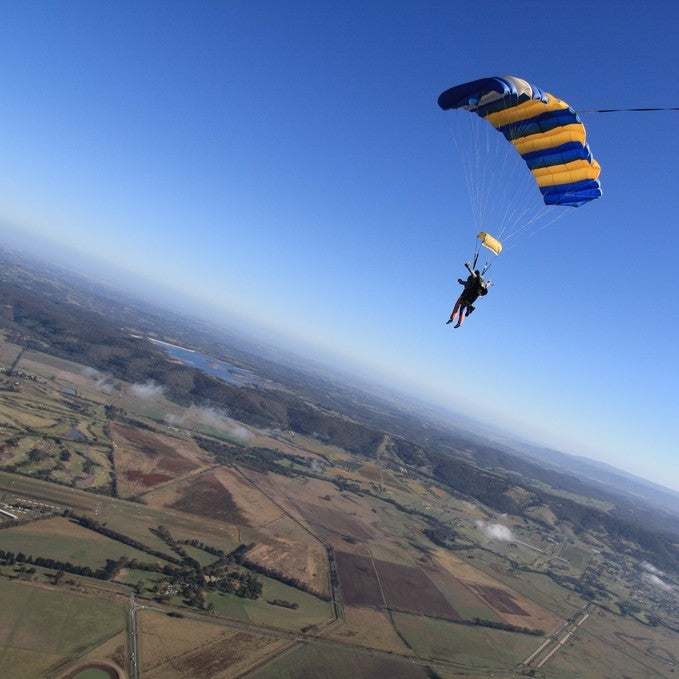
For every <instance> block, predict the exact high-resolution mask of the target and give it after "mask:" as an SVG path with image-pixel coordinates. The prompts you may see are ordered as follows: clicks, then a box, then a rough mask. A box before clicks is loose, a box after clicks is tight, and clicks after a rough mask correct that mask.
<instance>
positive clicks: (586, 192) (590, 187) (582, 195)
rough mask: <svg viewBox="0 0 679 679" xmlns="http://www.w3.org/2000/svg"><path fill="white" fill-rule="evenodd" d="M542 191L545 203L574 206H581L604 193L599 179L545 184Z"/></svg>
mask: <svg viewBox="0 0 679 679" xmlns="http://www.w3.org/2000/svg"><path fill="white" fill-rule="evenodd" d="M540 191H541V192H542V196H543V199H544V202H545V205H570V206H572V207H580V205H584V204H585V203H589V201H590V200H594V199H595V198H601V196H602V195H603V192H602V191H601V184H600V183H599V180H598V179H583V180H582V181H579V182H573V183H571V184H559V185H558V186H543V187H541V188H540Z"/></svg>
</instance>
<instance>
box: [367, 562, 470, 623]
mask: <svg viewBox="0 0 679 679" xmlns="http://www.w3.org/2000/svg"><path fill="white" fill-rule="evenodd" d="M375 566H376V567H377V573H378V574H379V577H380V582H381V584H382V589H383V590H384V596H385V598H386V600H387V606H389V608H395V609H398V610H401V611H408V612H409V613H421V614H423V615H433V616H436V617H439V618H446V619H447V620H461V619H462V618H461V617H460V615H459V614H458V612H457V611H456V610H455V609H454V608H453V607H452V606H451V604H450V603H449V602H448V600H447V599H446V598H445V597H444V596H443V594H441V592H440V591H439V590H438V588H437V587H436V585H435V584H434V583H433V582H432V581H431V580H430V579H429V578H428V577H427V575H426V574H425V573H424V571H422V570H420V569H419V568H414V567H413V566H405V565H403V564H397V563H390V562H388V561H379V560H376V561H375Z"/></svg>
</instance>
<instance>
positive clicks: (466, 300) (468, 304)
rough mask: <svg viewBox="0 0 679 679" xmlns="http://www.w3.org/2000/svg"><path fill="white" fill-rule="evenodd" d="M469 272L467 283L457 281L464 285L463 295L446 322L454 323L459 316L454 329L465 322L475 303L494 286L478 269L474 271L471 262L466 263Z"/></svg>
mask: <svg viewBox="0 0 679 679" xmlns="http://www.w3.org/2000/svg"><path fill="white" fill-rule="evenodd" d="M464 265H465V267H466V268H467V271H469V276H468V277H467V280H466V281H463V280H462V279H461V278H458V279H457V282H458V283H459V284H460V285H464V290H462V294H461V295H460V296H459V297H458V299H457V302H455V307H454V308H453V313H451V314H450V318H449V319H448V320H447V321H446V325H448V323H452V322H453V321H454V320H455V317H456V316H458V314H459V316H458V320H457V323H456V324H455V326H454V327H456V328H459V327H460V326H461V325H462V322H463V321H464V317H465V315H466V316H469V314H471V312H472V311H474V309H475V308H476V307H474V306H473V304H474V302H476V300H477V299H478V298H479V297H483V296H484V295H487V294H488V286H490V285H492V284H493V283H492V282H491V281H485V280H484V278H483V276H482V275H481V272H480V271H479V270H478V269H475V270H473V271H472V267H471V265H470V263H469V262H465V263H464Z"/></svg>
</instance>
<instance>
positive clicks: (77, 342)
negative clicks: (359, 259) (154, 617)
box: [0, 283, 679, 572]
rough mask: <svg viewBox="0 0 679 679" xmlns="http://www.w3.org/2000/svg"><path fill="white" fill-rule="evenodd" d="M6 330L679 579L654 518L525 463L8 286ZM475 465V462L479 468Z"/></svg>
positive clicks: (21, 340)
mask: <svg viewBox="0 0 679 679" xmlns="http://www.w3.org/2000/svg"><path fill="white" fill-rule="evenodd" d="M0 327H2V329H3V330H4V332H5V334H6V337H7V339H8V340H9V341H11V342H14V343H16V344H19V345H21V346H23V347H26V348H28V349H36V350H39V351H44V352H46V353H50V354H53V355H56V356H59V357H61V358H65V359H69V360H72V361H76V362H78V363H82V364H84V365H88V366H91V367H93V368H96V369H98V370H100V371H102V372H103V373H106V374H109V375H112V376H114V377H117V378H120V379H122V380H125V381H128V382H133V383H139V382H147V381H148V380H153V381H154V382H156V383H158V384H160V385H162V386H163V387H164V393H165V395H166V396H167V397H168V398H170V399H172V400H174V401H176V402H177V403H180V404H182V405H186V406H188V405H191V404H196V405H209V406H212V407H216V408H222V409H225V410H227V411H228V412H229V414H230V415H231V416H232V417H233V418H235V419H237V420H239V421H242V422H244V423H247V424H251V425H254V426H259V427H269V428H278V429H282V430H293V431H296V432H299V433H301V434H306V435H310V436H314V437H317V438H319V439H321V440H323V441H326V442H329V443H332V444H334V445H337V446H339V447H341V448H344V449H345V450H348V451H350V452H352V453H355V454H361V455H364V456H368V457H376V456H377V455H378V453H380V452H381V454H382V455H384V456H385V458H384V459H383V462H384V463H386V464H392V465H407V466H409V467H411V468H413V470H417V472H418V473H420V474H422V475H425V476H427V477H429V478H431V479H433V480H436V481H437V482H439V483H442V484H445V485H446V486H448V487H449V488H451V489H453V490H454V491H456V492H457V493H460V494H462V495H465V496H467V497H471V498H475V499H476V500H478V501H480V502H483V503H484V504H486V505H487V506H489V507H491V508H493V509H495V510H497V511H500V512H508V513H512V514H517V515H525V512H527V511H529V510H530V509H531V508H532V507H538V506H541V505H548V506H549V507H550V509H551V510H552V511H553V512H554V514H555V516H556V517H557V518H558V519H559V520H560V521H564V522H567V523H568V524H569V525H571V526H572V527H573V529H574V530H576V531H578V532H581V531H584V530H597V531H605V532H607V533H608V536H609V545H610V546H611V548H612V549H620V550H622V549H628V548H629V543H630V542H632V543H634V544H636V545H638V555H639V557H640V558H642V559H649V560H652V561H653V562H654V563H655V564H656V565H657V566H658V567H660V568H663V569H664V570H669V571H673V572H676V571H677V569H678V564H679V552H678V551H677V548H676V547H675V546H674V544H673V541H672V540H671V539H669V538H668V536H666V535H664V534H663V533H662V531H659V530H657V529H655V530H654V529H653V528H652V527H651V526H649V521H648V518H649V517H642V518H644V521H643V522H639V521H635V520H634V519H633V518H632V517H626V516H615V515H614V514H611V513H609V512H605V511H602V510H600V509H596V508H593V507H591V506H585V505H584V504H580V503H578V502H577V501H575V500H573V499H568V498H567V497H560V496H557V495H554V494H550V493H549V492H548V491H546V490H544V489H540V488H539V487H536V486H535V485H534V484H533V483H532V481H535V480H538V481H542V482H543V483H548V484H550V485H551V486H553V487H562V486H564V485H567V484H572V483H576V484H577V483H578V481H577V479H575V480H573V479H571V478H570V477H569V476H568V475H565V474H562V473H559V472H555V471H553V470H546V469H543V468H541V467H538V466H536V465H531V464H530V463H528V462H522V461H521V460H520V459H519V458H516V457H513V456H509V455H507V453H505V452H503V451H500V450H494V449H492V448H491V447H488V446H485V447H481V446H478V445H474V444H473V443H470V442H468V441H463V440H461V439H455V438H453V437H448V438H447V439H441V440H438V441H432V442H431V445H427V444H426V443H425V442H423V441H422V442H420V441H416V442H413V441H411V440H408V439H406V438H404V437H403V436H402V435H395V434H394V432H393V430H389V429H387V428H386V427H384V428H382V427H376V426H375V425H374V424H371V423H370V422H365V421H364V422H361V421H357V418H356V417H355V416H354V417H353V418H349V417H347V416H345V415H344V414H342V413H339V412H335V411H331V410H328V409H325V408H322V407H320V406H318V405H314V404H312V403H310V402H309V401H308V400H307V398H305V396H306V395H301V394H300V395H298V394H294V393H290V392H289V391H282V390H278V391H269V390H264V389H261V388H255V387H235V386H231V385H229V384H227V383H226V382H223V381H222V380H219V379H217V378H214V377H211V376H210V375H208V374H206V373H204V372H202V371H200V370H198V369H195V368H190V367H187V366H182V365H178V364H177V363H174V362H171V361H169V360H168V359H167V355H166V354H165V352H164V351H163V350H161V349H159V348H158V347H156V346H155V345H154V344H153V343H152V342H150V341H148V340H146V339H145V338H143V337H139V336H135V335H133V333H132V332H131V331H130V329H126V328H123V327H120V325H118V324H116V323H113V322H111V321H110V320H109V319H107V318H106V317H104V316H103V315H101V314H97V313H94V312H92V311H90V310H88V309H84V308H82V307H80V306H78V305H75V304H72V303H69V302H66V301H60V300H59V299H55V298H54V297H51V298H48V297H46V296H42V295H38V294H34V293H33V292H30V291H27V290H25V289H23V288H21V287H19V286H16V285H12V284H9V283H0ZM355 413H356V409H354V410H353V411H352V414H353V415H355ZM373 422H374V421H373ZM399 434H400V432H399ZM456 451H457V452H456ZM470 457H471V458H472V459H474V457H476V462H472V461H471V460H470ZM482 467H485V468H482ZM531 477H532V478H531ZM517 489H518V491H517ZM625 542H626V543H628V544H627V545H625V544H624V543H625Z"/></svg>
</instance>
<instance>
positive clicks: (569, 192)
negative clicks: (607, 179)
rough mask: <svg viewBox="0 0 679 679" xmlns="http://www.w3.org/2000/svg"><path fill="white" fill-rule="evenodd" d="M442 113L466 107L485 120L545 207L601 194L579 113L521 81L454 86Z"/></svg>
mask: <svg viewBox="0 0 679 679" xmlns="http://www.w3.org/2000/svg"><path fill="white" fill-rule="evenodd" d="M438 103H439V106H440V107H441V108H442V109H443V110H448V109H466V110H467V111H471V112H474V113H476V114H477V115H478V116H480V117H481V118H484V119H485V120H487V121H488V122H489V123H490V124H491V125H493V127H495V129H497V130H498V131H499V132H502V134H503V135H504V136H505V138H506V139H507V140H508V141H509V142H510V143H511V144H512V145H513V146H514V148H515V149H516V150H517V151H518V152H519V154H520V155H521V157H522V158H523V159H524V161H525V162H526V165H527V166H528V168H529V169H530V171H531V173H532V174H533V176H534V177H535V181H536V182H537V185H538V186H539V187H540V191H541V192H542V196H543V199H544V202H545V204H546V205H571V206H573V207H578V206H579V205H583V204H584V203H588V202H589V201H590V200H594V199H595V198H599V197H601V195H602V192H601V184H600V183H599V173H600V172H601V167H600V166H599V163H597V162H596V160H594V158H593V157H592V154H591V152H590V149H589V146H588V144H587V141H586V134H585V127H584V125H583V124H582V122H581V121H580V118H579V117H578V114H577V113H576V112H575V111H574V110H573V109H572V108H571V107H570V106H569V105H568V104H567V103H566V102H565V101H561V99H557V98H556V97H553V96H552V95H551V94H548V93H547V92H544V91H543V90H541V89H540V88H539V87H536V86H535V85H531V84H530V83H528V82H526V81H525V80H521V78H514V77H511V76H505V77H502V78H482V79H480V80H474V81H472V82H469V83H465V84H463V85H457V86H456V87H451V88H450V89H449V90H446V91H445V92H443V94H441V96H440V97H439V99H438Z"/></svg>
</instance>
